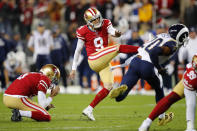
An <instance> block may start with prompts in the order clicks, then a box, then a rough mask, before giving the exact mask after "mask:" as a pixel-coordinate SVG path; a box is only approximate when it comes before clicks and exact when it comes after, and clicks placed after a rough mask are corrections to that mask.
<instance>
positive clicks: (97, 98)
mask: <svg viewBox="0 0 197 131" xmlns="http://www.w3.org/2000/svg"><path fill="white" fill-rule="evenodd" d="M108 94H109V91H108V90H107V89H106V88H103V89H102V90H101V91H99V92H98V93H97V94H96V96H95V98H94V100H93V101H92V102H91V103H90V106H91V107H92V108H94V107H95V106H96V105H97V104H98V103H99V102H100V101H102V100H103V99H104V98H105V97H106V96H107V95H108Z"/></svg>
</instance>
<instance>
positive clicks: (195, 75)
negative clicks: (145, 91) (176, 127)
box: [139, 54, 197, 131]
mask: <svg viewBox="0 0 197 131" xmlns="http://www.w3.org/2000/svg"><path fill="white" fill-rule="evenodd" d="M196 90H197V54H196V55H194V56H193V58H192V63H189V64H187V66H186V71H185V72H184V75H183V79H182V80H181V81H180V82H179V83H178V84H177V85H176V86H175V87H174V89H173V91H172V92H171V93H170V94H169V95H167V96H166V97H164V98H163V99H161V100H160V101H159V102H158V103H157V105H156V106H155V108H154V109H153V110H152V112H151V113H150V114H149V117H148V118H146V119H145V120H144V121H143V123H142V125H141V126H140V127H139V131H148V130H149V128H150V126H151V123H152V122H153V121H154V120H155V118H157V116H158V115H159V114H161V113H163V112H165V111H166V110H168V109H169V108H170V106H171V105H172V104H174V103H175V102H177V101H179V100H180V99H182V98H184V96H185V101H186V121H187V129H186V130H185V131H196V130H195V113H196ZM170 117H171V116H170ZM167 122H169V118H166V119H164V120H163V124H166V123H167Z"/></svg>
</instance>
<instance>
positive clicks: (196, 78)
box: [183, 64, 197, 90]
mask: <svg viewBox="0 0 197 131" xmlns="http://www.w3.org/2000/svg"><path fill="white" fill-rule="evenodd" d="M183 78H184V79H183V83H184V86H185V87H186V88H187V89H189V90H197V73H196V72H195V70H194V68H193V67H192V66H191V64H188V65H187V68H186V71H185V73H184V76H183Z"/></svg>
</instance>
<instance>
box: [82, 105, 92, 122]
mask: <svg viewBox="0 0 197 131" xmlns="http://www.w3.org/2000/svg"><path fill="white" fill-rule="evenodd" d="M82 114H83V115H84V116H87V117H88V119H89V120H91V121H95V118H94V115H93V111H92V110H90V109H89V108H88V107H87V108H85V109H84V110H83V112H82Z"/></svg>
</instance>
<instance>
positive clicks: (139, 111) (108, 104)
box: [0, 94, 197, 131]
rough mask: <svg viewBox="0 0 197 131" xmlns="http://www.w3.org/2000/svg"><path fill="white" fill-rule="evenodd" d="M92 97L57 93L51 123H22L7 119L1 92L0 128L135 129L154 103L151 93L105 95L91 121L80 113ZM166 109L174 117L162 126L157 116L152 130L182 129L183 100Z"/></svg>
mask: <svg viewBox="0 0 197 131" xmlns="http://www.w3.org/2000/svg"><path fill="white" fill-rule="evenodd" d="M94 96H95V95H68V94H64V95H63V94H60V95H58V96H57V97H56V98H55V99H54V101H53V104H54V105H55V106H56V108H55V109H52V110H50V111H49V112H50V114H51V116H52V121H51V122H36V121H34V120H31V119H29V118H23V121H22V122H17V123H15V122H11V121H10V116H11V110H10V109H8V108H6V107H5V106H4V105H3V103H2V94H0V130H10V131H15V130H20V131H22V130H27V131H29V130H34V131H37V130H38V131H42V130H56V131H60V130H68V131H137V129H138V127H139V126H140V124H141V122H142V121H143V120H144V119H145V118H146V117H147V116H148V114H149V113H150V111H151V110H152V108H153V106H154V105H155V99H154V96H141V95H136V96H128V97H127V98H126V99H125V100H124V101H122V102H120V103H117V102H115V101H114V100H111V99H110V98H106V99H105V100H104V101H102V102H101V103H100V104H99V105H98V106H97V107H96V108H95V110H94V116H95V118H96V121H94V122H93V121H89V120H88V119H87V118H85V117H82V116H81V112H82V110H83V109H84V108H85V107H86V106H87V105H88V104H89V103H90V101H91V100H92V99H93V98H94ZM169 111H173V112H174V113H175V118H174V120H173V121H172V122H171V123H169V124H167V125H165V126H157V119H156V120H155V121H154V122H153V124H152V126H151V128H150V130H151V131H184V129H185V128H186V121H185V100H184V99H183V100H181V101H179V102H178V103H176V104H174V105H173V106H172V107H171V108H170V110H169ZM196 125H197V124H196Z"/></svg>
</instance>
